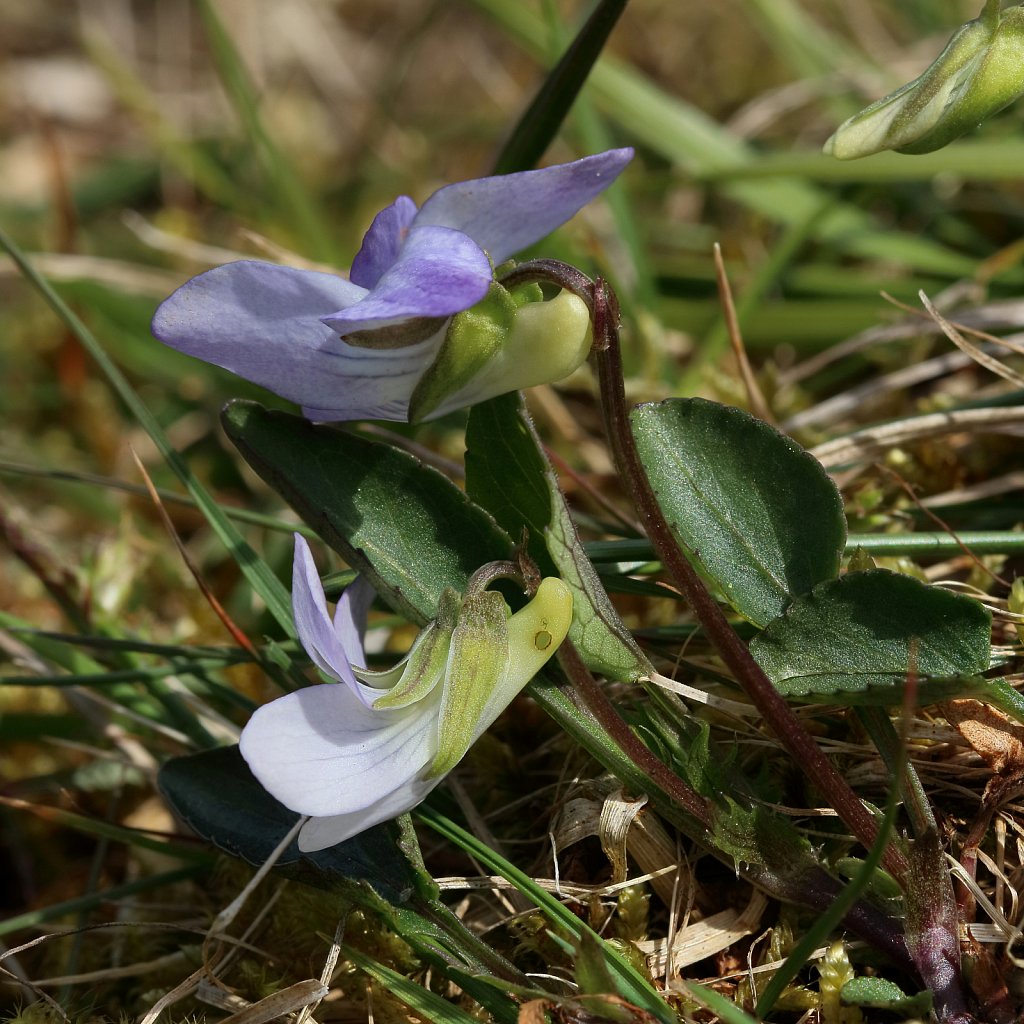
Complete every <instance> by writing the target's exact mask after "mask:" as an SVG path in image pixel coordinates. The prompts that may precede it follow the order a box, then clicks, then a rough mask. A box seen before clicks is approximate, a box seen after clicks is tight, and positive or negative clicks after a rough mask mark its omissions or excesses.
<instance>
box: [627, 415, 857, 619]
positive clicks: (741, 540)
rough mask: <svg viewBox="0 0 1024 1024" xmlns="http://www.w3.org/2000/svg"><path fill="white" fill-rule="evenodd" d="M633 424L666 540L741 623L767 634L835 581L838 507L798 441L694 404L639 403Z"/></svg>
mask: <svg viewBox="0 0 1024 1024" xmlns="http://www.w3.org/2000/svg"><path fill="white" fill-rule="evenodd" d="M630 419H631V421H632V425H633V433H634V435H635V437H636V443H637V449H638V451H639V453H640V459H641V461H642V462H643V465H644V469H645V470H646V471H647V476H648V478H649V479H650V482H651V487H652V488H653V489H654V494H655V496H656V497H657V499H658V504H659V505H660V507H661V510H662V512H663V513H664V515H665V518H666V519H667V520H668V523H669V526H670V527H671V528H672V532H673V533H674V534H675V536H676V538H677V539H678V540H679V541H680V543H681V544H682V545H683V547H684V549H685V550H686V551H687V552H688V553H689V555H690V557H691V558H692V559H694V560H695V561H696V562H697V564H698V565H699V566H700V568H701V569H702V571H703V572H704V573H706V575H707V576H708V577H710V578H711V579H712V580H713V581H714V582H715V583H716V584H717V585H718V586H719V587H720V588H721V590H722V592H723V594H724V595H725V598H726V600H727V601H728V602H729V603H730V604H731V605H732V607H733V608H735V609H736V611H737V612H739V613H740V615H742V616H743V617H744V618H746V619H749V620H750V621H751V622H753V623H754V624H755V625H758V626H766V625H767V624H768V623H769V622H771V621H772V620H773V619H774V618H776V617H777V616H779V615H781V614H782V612H783V610H784V609H785V608H786V605H788V604H789V602H790V601H791V600H792V599H793V598H795V597H798V596H799V595H801V594H806V593H808V591H810V590H811V588H812V587H813V586H815V584H817V583H821V582H822V581H824V580H828V579H831V578H833V577H834V576H836V575H837V574H838V572H839V559H840V556H841V555H842V552H843V547H844V544H845V542H846V518H845V516H844V515H843V504H842V499H841V498H840V496H839V492H838V491H837V490H836V486H835V484H834V483H833V482H832V480H831V479H830V478H829V476H828V474H827V473H826V472H825V470H824V469H823V468H822V466H821V464H820V463H819V462H818V461H817V460H816V459H814V458H813V456H811V455H809V454H808V453H807V452H805V451H804V450H803V449H802V448H801V447H800V446H799V445H798V444H797V443H796V442H795V441H793V440H791V439H790V438H788V437H785V436H784V435H783V434H780V433H779V431H777V430H776V429H775V428H774V427H771V426H769V425H768V424H767V423H765V422H763V421H762V420H759V419H757V418H755V417H754V416H751V415H750V414H749V413H746V412H743V410H741V409H733V408H731V407H729V406H726V405H720V404H718V403H717V402H708V401H705V400H703V399H700V398H690V399H679V398H673V399H669V400H668V401H665V402H660V403H658V404H656V405H655V404H652V405H640V406H637V407H636V408H635V409H634V410H633V412H632V414H631V416H630Z"/></svg>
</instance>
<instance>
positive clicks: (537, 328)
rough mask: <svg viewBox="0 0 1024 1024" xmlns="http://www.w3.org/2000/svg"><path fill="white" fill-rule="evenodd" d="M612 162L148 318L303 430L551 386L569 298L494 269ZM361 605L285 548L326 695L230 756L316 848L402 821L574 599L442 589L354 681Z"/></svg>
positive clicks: (233, 266)
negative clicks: (498, 278) (339, 268)
mask: <svg viewBox="0 0 1024 1024" xmlns="http://www.w3.org/2000/svg"><path fill="white" fill-rule="evenodd" d="M632 155H633V153H632V150H629V149H618V150H610V151H608V152H606V153H600V154H598V155H596V156H590V157H585V158H584V159H582V160H577V161H574V162H573V163H568V164H560V165H557V166H554V167H548V168H545V169H543V170H538V171H525V172H523V173H520V174H510V175H506V176H503V177H493V178H480V179H477V180H475V181H465V182H461V183H459V184H455V185H449V186H447V187H446V188H442V189H440V190H439V191H437V192H435V193H434V194H433V195H432V196H431V197H430V198H429V199H428V200H427V201H426V202H425V203H424V204H423V206H422V207H420V208H419V209H417V207H416V205H415V203H413V201H412V200H411V199H409V198H408V197H407V196H401V197H399V198H398V199H397V200H395V202H394V203H392V205H391V206H389V207H387V208H386V209H384V210H382V211H381V212H380V213H379V214H378V215H377V216H376V218H375V219H374V221H373V223H372V224H371V225H370V229H369V230H368V231H367V233H366V236H365V237H364V239H363V244H362V247H361V248H360V250H359V252H358V253H357V254H356V257H355V259H354V261H353V264H352V269H351V273H350V275H349V279H348V280H346V279H344V278H342V277H339V276H335V275H333V274H326V273H320V272H316V271H310V270H297V269H294V268H291V267H283V266H277V265H274V264H270V263H262V262H258V261H252V260H244V261H240V262H238V263H230V264H227V265H226V266H222V267H217V268H215V269H214V270H210V271H208V272H207V273H205V274H200V275H199V276H198V277H195V278H193V279H192V280H191V281H188V282H187V283H186V284H184V285H183V286H182V287H181V288H179V289H178V290H177V291H176V292H175V293H174V294H173V295H172V296H171V297H170V298H168V299H167V300H166V301H165V302H164V303H163V304H162V305H161V306H160V308H159V309H158V310H157V313H156V316H155V318H154V320H153V332H154V334H155V335H156V337H157V338H158V339H159V340H160V341H162V342H164V343H165V344H167V345H170V346H171V347H173V348H176V349H179V350H180V351H182V352H186V353H188V354H190V355H194V356H197V357H199V358H201V359H205V360H206V361H207V362H211V363H214V364H216V365H218V366H222V367H225V368H226V369H229V370H231V371H233V372H234V373H237V374H238V375H239V376H241V377H244V378H246V379H247V380H250V381H253V382H254V383H256V384H260V385H262V386H264V387H266V388H269V389H270V390H271V391H274V392H276V393H277V394H279V395H281V396H282V397H284V398H287V399H289V400H291V401H293V402H296V403H298V404H299V405H300V406H301V407H302V411H303V413H304V414H305V415H306V416H307V417H308V418H309V419H313V420H324V421H337V420H354V419H363V418H366V419H391V420H407V419H414V420H419V419H429V418H432V417H435V416H439V415H442V414H444V413H446V412H449V411H451V410H453V409H456V408H460V407H462V406H466V405H472V404H474V403H476V402H480V401H483V400H485V399H487V398H491V397H494V396H495V395H499V394H503V393H505V392H507V391H512V390H517V389H519V388H523V387H530V386H532V385H535V384H541V383H547V382H549V381H553V380H557V379H560V378H561V377H563V376H565V375H567V374H568V373H570V372H572V370H574V369H575V368H576V367H577V366H579V365H580V364H581V363H582V362H583V361H584V360H585V359H586V357H587V355H588V353H589V350H590V340H591V333H590V317H589V311H588V309H587V307H586V305H585V304H584V303H583V301H582V300H581V299H579V298H578V297H577V296H575V295H571V294H569V293H564V292H563V293H561V294H559V295H558V296H556V297H554V298H551V299H547V300H545V299H544V298H543V295H542V293H541V291H540V289H539V288H537V287H534V288H533V289H532V291H531V290H529V289H528V290H519V291H515V292H509V291H507V290H505V289H504V288H502V287H501V286H500V285H499V284H498V283H497V282H495V280H494V267H495V266H496V265H499V264H501V263H503V262H504V261H506V260H508V259H509V257H511V256H513V255H514V254H516V253H518V252H519V251H521V250H522V249H524V248H525V247H527V246H529V245H532V244H533V243H534V242H537V241H539V240H540V239H541V238H543V237H544V236H545V235H547V234H549V233H550V232H551V231H553V230H554V229H555V228H556V227H558V226H559V225H561V224H563V223H564V222H565V221H567V220H568V219H569V218H570V217H572V216H573V215H574V214H575V213H576V212H577V211H578V210H579V209H581V208H582V207H583V206H584V205H585V204H586V203H587V202H589V201H590V200H591V199H593V198H594V197H595V196H596V195H598V194H599V193H600V192H601V191H603V190H604V189H605V188H607V187H608V185H610V184H611V183H612V181H614V180H615V178H616V177H617V176H618V174H619V173H620V172H621V171H622V169H623V168H624V167H625V166H626V164H627V163H628V162H629V160H630V159H631V158H632ZM371 597H372V591H371V590H370V589H369V587H368V585H367V584H366V583H365V582H362V581H357V582H356V583H355V584H353V585H352V586H351V587H349V588H348V590H346V592H345V594H344V595H343V597H342V599H341V601H340V602H339V604H338V608H337V610H336V612H335V615H334V618H333V620H332V618H331V617H330V615H329V614H328V611H327V604H326V601H325V598H324V593H323V588H322V586H321V584H320V580H319V577H318V575H317V572H316V567H315V565H314V564H313V560H312V556H311V555H310V552H309V548H308V546H307V545H306V543H305V541H304V540H303V539H302V538H301V537H299V536H296V545H295V564H294V576H293V593H292V602H293V611H294V615H295V624H296V629H297V632H298V635H299V638H300V640H301V642H302V644H303V646H304V647H305V649H306V651H307V652H308V654H309V656H310V657H311V658H312V660H313V662H314V663H315V664H316V665H317V667H318V668H319V669H320V670H321V671H322V672H323V673H324V674H326V675H327V676H328V677H330V678H331V679H333V680H334V681H335V682H334V683H331V684H325V685H320V686H311V687H308V688H306V689H303V690H299V691H298V692H295V693H290V694H287V695H286V696H284V697H281V698H279V699H277V700H275V701H273V702H271V703H270V704H267V705H265V706H264V707H262V708H260V709H259V710H257V711H256V713H255V714H254V715H253V717H252V719H251V720H250V721H249V723H248V725H246V727H245V729H244V730H243V732H242V737H241V742H240V747H241V752H242V755H243V757H244V758H245V759H246V761H247V762H248V764H249V767H250V768H251V769H252V771H253V773H254V774H255V776H256V777H257V779H259V781H260V782H261V783H262V784H263V786H264V787H265V788H266V789H267V790H268V791H269V792H270V793H271V794H272V795H273V796H274V797H276V798H277V799H278V800H280V801H281V803H283V804H284V805H285V806H287V807H289V808H290V809H292V810H294V811H298V812H299V813H301V814H304V815H308V816H310V820H309V821H308V822H307V823H306V824H305V825H304V826H303V828H302V830H301V832H300V835H299V846H300V848H301V849H303V850H305V851H313V850H319V849H323V848H325V847H328V846H332V845H334V844H335V843H339V842H342V841H343V840H345V839H348V838H350V837H351V836H354V835H356V834H357V833H359V832H361V831H363V830H364V829H367V828H369V827H370V826H372V825H375V824H377V823H379V822H382V821H385V820H387V819H389V818H393V817H396V816H398V815H400V814H403V813H404V812H406V811H408V810H409V809H411V808H412V807H414V806H415V805H416V804H418V803H419V802H420V801H421V800H422V799H423V798H424V797H425V796H426V795H427V794H428V793H429V792H430V790H431V789H433V787H434V786H436V785H437V784H438V783H439V782H440V781H441V780H442V779H443V778H444V776H445V774H447V772H448V771H450V770H451V768H452V767H454V765H455V764H457V763H458V761H459V760H461V758H462V757H463V755H464V754H465V753H466V751H467V750H468V749H469V747H470V746H471V745H472V743H473V742H475V740H476V739H477V738H478V737H479V736H480V734H481V733H482V732H483V731H484V730H485V729H487V728H488V727H489V726H490V724H491V723H492V722H493V721H494V720H495V718H497V716H498V715H499V714H500V713H501V711H502V710H503V709H504V708H505V707H506V706H507V705H508V704H509V702H510V701H511V700H512V699H513V697H514V696H515V695H516V693H518V692H519V691H520V690H521V689H522V687H523V686H525V685H526V683H527V682H529V680H530V679H531V678H532V677H533V676H534V675H535V674H536V673H537V672H538V671H539V670H540V668H541V667H542V666H543V665H544V663H545V662H546V661H547V660H548V658H550V657H551V655H552V654H554V652H555V651H556V650H557V648H558V646H559V644H561V642H562V640H563V639H564V638H565V635H566V633H567V631H568V628H569V623H570V621H571V618H572V596H571V594H570V592H569V590H568V589H567V588H566V586H565V585H564V584H563V583H562V582H561V581H560V580H557V579H546V580H544V581H542V583H541V586H540V588H539V590H538V592H537V594H536V595H535V596H534V598H533V599H532V600H531V601H530V602H529V603H528V604H527V605H526V607H525V608H523V609H522V610H520V611H519V612H517V613H516V614H515V615H512V614H511V613H510V612H509V610H508V608H507V606H506V605H505V602H504V600H503V599H502V598H501V596H500V595H499V594H497V593H496V592H491V591H486V590H485V591H482V592H479V593H470V594H467V595H465V596H463V597H459V596H458V595H455V594H453V593H450V592H449V593H448V594H447V596H446V597H445V598H444V600H443V601H442V605H441V608H440V610H439V614H438V619H437V620H436V621H435V622H434V623H431V625H430V626H428V627H427V628H426V629H425V630H424V631H423V632H422V633H421V634H420V637H419V639H418V640H417V641H416V643H415V644H414V645H413V648H412V650H411V651H410V653H409V655H408V657H407V658H406V659H404V660H403V661H402V662H401V663H399V665H398V666H396V668H395V669H394V670H392V671H391V672H389V673H384V674H375V673H370V672H367V671H366V669H365V658H364V654H363V646H362V639H361V635H362V627H363V624H365V614H366V609H367V607H368V604H369V600H370V598H371Z"/></svg>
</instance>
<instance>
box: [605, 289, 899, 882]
mask: <svg viewBox="0 0 1024 1024" xmlns="http://www.w3.org/2000/svg"><path fill="white" fill-rule="evenodd" d="M592 309H593V317H594V354H595V357H596V361H597V368H598V376H599V378H600V383H601V404H602V409H603V414H604V421H605V430H606V431H607V434H608V442H609V445H610V446H611V450H612V457H613V459H614V460H615V465H616V468H617V469H618V471H619V473H620V474H621V475H622V477H623V480H624V482H625V484H626V488H627V490H628V491H629V493H630V495H631V497H632V499H633V502H634V503H635V505H636V508H637V511H638V512H639V513H640V517H641V520H642V521H643V524H644V526H645V528H646V531H647V535H648V537H649V539H650V541H651V543H652V544H653V545H654V549H655V551H656V552H657V554H658V557H659V558H660V559H661V562H662V564H663V565H664V566H665V568H666V569H667V570H668V573H669V575H670V576H671V577H672V579H673V581H674V583H675V584H676V586H677V587H678V588H679V590H680V591H681V592H682V594H683V596H684V597H685V598H686V600H687V601H688V602H689V604H690V607H691V608H692V609H693V613H694V615H695V616H696V617H697V620H698V621H699V622H700V624H701V625H702V626H703V628H704V631H705V632H706V633H707V635H708V638H709V639H710V640H711V642H712V643H713V644H714V646H715V648H716V649H717V651H718V653H719V655H720V656H721V658H722V660H723V661H724V662H725V664H726V665H727V666H728V668H729V669H730V671H731V672H732V673H733V675H734V676H735V677H736V679H737V680H738V681H739V683H740V685H741V686H742V687H743V688H744V690H745V691H746V693H747V695H748V696H749V697H750V699H751V700H752V701H753V703H754V706H755V707H756V708H757V709H758V711H760V713H761V715H762V716H763V718H764V720H765V722H766V723H767V724H768V727H769V728H770V729H771V730H772V732H773V733H775V735H776V736H777V737H778V738H779V740H780V741H781V742H782V744H783V746H785V748H786V750H787V751H788V752H789V753H790V755H791V756H792V757H793V759H794V760H795V762H796V763H797V764H798V765H799V766H800V768H801V769H802V770H803V771H804V772H805V773H806V775H807V777H808V778H809V779H810V780H811V781H812V782H813V783H814V785H815V786H816V787H817V788H818V790H819V791H820V792H821V793H822V795H823V796H824V797H825V798H826V799H827V800H828V802H829V803H830V804H831V805H832V806H833V807H834V808H835V810H836V812H837V813H838V814H839V816H840V818H842V820H843V821H844V822H845V823H846V825H847V827H848V828H849V829H850V830H851V831H852V832H853V834H854V835H855V836H856V837H857V838H858V839H859V840H860V842H861V843H862V845H863V846H864V847H865V848H866V849H870V848H871V846H872V844H873V843H874V841H875V837H876V836H877V834H878V824H877V822H876V821H875V818H874V817H873V816H872V815H871V814H870V812H869V811H868V810H867V808H866V807H865V806H864V804H863V803H861V801H860V799H859V798H858V796H857V794H856V793H854V791H853V790H852V789H851V788H850V786H849V785H848V784H847V783H846V780H845V779H843V777H842V776H841V775H840V774H839V772H838V771H837V770H836V768H835V766H834V765H833V764H832V762H831V761H830V760H829V759H828V758H827V757H826V756H825V754H824V753H823V752H822V750H821V748H820V747H818V745H817V744H816V743H815V742H814V739H813V738H812V736H811V735H810V733H808V732H807V730H806V729H805V728H804V727H803V725H802V724H801V722H800V720H799V719H798V718H797V717H796V715H794V714H793V712H792V710H791V709H790V708H789V706H788V705H787V704H786V702H785V700H784V699H783V698H782V696H781V695H780V694H779V692H778V691H777V690H776V689H775V687H774V686H773V685H772V683H771V680H769V678H768V677H767V676H766V675H765V673H764V670H763V669H762V668H761V666H760V665H758V663H757V662H756V661H755V660H754V658H753V656H752V655H751V653H750V651H749V650H748V649H747V646H746V644H744V643H743V641H742V640H741V639H740V637H739V636H738V634H737V633H736V631H735V630H734V629H733V628H732V626H731V625H730V624H729V621H728V619H726V617H725V614H724V613H723V612H722V609H721V608H720V607H719V606H718V604H717V603H716V602H715V600H714V598H713V597H712V596H711V594H710V592H709V591H708V589H707V587H706V586H705V584H704V581H703V580H702V579H701V578H700V576H699V575H698V574H697V572H696V570H695V569H694V568H693V566H692V565H691V564H690V562H689V560H688V559H687V558H686V556H685V555H684V554H683V552H682V550H681V549H680V547H679V544H678V542H677V540H676V538H675V537H674V536H673V534H672V530H671V528H670V527H669V525H668V522H667V521H666V520H665V517H664V516H663V515H662V512H661V508H660V506H659V505H658V500H657V498H656V497H655V494H654V491H653V490H652V488H651V485H650V481H649V480H648V479H647V473H646V472H645V471H644V467H643V464H642V463H641V461H640V456H639V453H638V452H637V450H636V443H635V441H634V439H633V433H632V430H631V429H630V425H629V414H628V410H627V407H626V394H625V389H624V387H623V377H622V355H621V351H620V349H619V336H618V332H619V311H618V303H617V302H616V300H615V297H614V294H613V293H612V291H611V290H610V289H609V288H608V286H607V285H606V284H605V282H603V281H601V280H598V281H597V282H596V283H595V285H594V290H593V306H592ZM883 863H884V864H885V867H886V869H887V870H888V871H889V873H890V874H892V875H893V876H894V877H895V878H897V879H898V880H899V881H900V882H901V884H905V883H906V880H907V875H908V870H909V865H908V863H907V859H906V857H905V856H904V854H903V851H902V850H900V849H899V847H898V846H896V845H895V844H893V843H890V844H889V845H888V847H887V848H886V851H885V854H884V855H883Z"/></svg>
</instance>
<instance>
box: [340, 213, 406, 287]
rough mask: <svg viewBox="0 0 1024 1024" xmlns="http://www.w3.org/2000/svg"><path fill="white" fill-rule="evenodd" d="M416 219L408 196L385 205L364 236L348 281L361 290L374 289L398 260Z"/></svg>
mask: <svg viewBox="0 0 1024 1024" xmlns="http://www.w3.org/2000/svg"><path fill="white" fill-rule="evenodd" d="M415 216H416V204H415V203H414V202H413V201H412V200H411V199H410V198H409V197H408V196H399V197H398V198H397V199H396V200H395V201H394V202H393V203H392V204H391V205H390V206H386V207H385V208H384V209H383V210H381V211H380V213H378V214H377V216H376V217H374V218H373V223H372V224H371V225H370V229H369V231H367V232H366V234H365V235H364V236H363V244H362V246H361V247H360V249H359V252H357V253H356V257H355V259H354V260H353V261H352V270H351V271H350V272H349V275H348V276H349V280H350V281H352V282H353V283H354V284H358V285H361V286H362V287H363V288H373V287H375V286H376V284H377V282H378V281H379V280H380V279H381V277H382V275H383V274H384V272H385V271H386V270H387V269H388V268H389V267H390V266H391V265H392V264H393V263H394V262H395V261H396V260H397V259H398V253H399V251H400V250H401V248H402V243H403V242H404V241H405V236H406V235H407V234H408V233H409V225H410V224H412V219H413V217H415Z"/></svg>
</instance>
